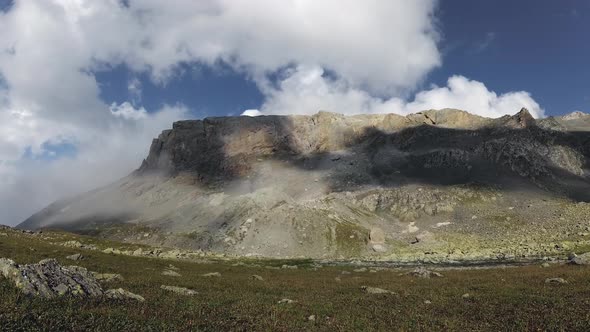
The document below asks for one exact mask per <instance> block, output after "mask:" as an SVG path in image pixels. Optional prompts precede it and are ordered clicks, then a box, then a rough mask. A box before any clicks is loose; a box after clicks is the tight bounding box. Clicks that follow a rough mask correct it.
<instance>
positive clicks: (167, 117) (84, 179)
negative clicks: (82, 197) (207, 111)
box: [0, 106, 187, 224]
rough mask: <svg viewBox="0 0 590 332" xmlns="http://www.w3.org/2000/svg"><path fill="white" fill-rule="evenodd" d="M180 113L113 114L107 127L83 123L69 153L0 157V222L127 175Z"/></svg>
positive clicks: (182, 112) (21, 217)
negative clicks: (54, 156) (51, 157)
mask: <svg viewBox="0 0 590 332" xmlns="http://www.w3.org/2000/svg"><path fill="white" fill-rule="evenodd" d="M107 112H108V111H107ZM186 113H187V110H186V109H185V108H183V107H181V106H165V107H163V108H162V109H161V110H159V111H158V112H155V113H151V114H145V115H144V116H142V117H141V118H127V119H125V118H121V119H117V120H116V121H113V122H112V123H111V124H110V127H109V128H108V129H98V130H97V129H92V128H85V130H86V133H85V134H84V135H81V134H79V135H77V136H76V139H77V140H78V141H77V142H76V151H77V152H76V154H75V155H74V156H69V157H64V158H59V159H56V160H53V161H49V162H48V161H46V160H42V159H36V158H34V157H33V158H32V159H30V160H17V161H11V162H5V163H2V162H0V208H1V209H2V214H1V216H0V223H8V224H10V223H13V224H14V223H18V222H20V221H23V220H24V219H25V218H26V217H28V216H30V215H31V214H33V213H35V212H37V211H38V210H39V209H40V208H42V207H44V206H45V205H47V204H49V203H51V202H53V201H55V200H56V199H58V198H61V197H66V196H70V195H74V194H77V193H80V192H84V191H88V190H91V189H94V188H96V187H99V186H102V185H105V184H107V183H110V182H113V181H115V180H117V179H119V178H121V177H123V176H125V175H127V174H129V172H130V171H131V170H133V169H136V168H137V167H138V166H139V162H140V161H141V160H142V158H145V156H146V155H147V153H148V150H149V143H150V142H151V140H152V138H153V137H156V136H157V135H158V134H159V133H160V132H161V131H162V130H163V129H166V128H169V127H170V125H171V123H172V122H173V121H175V120H177V119H179V118H183V117H186V116H187V115H186Z"/></svg>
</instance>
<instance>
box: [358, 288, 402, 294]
mask: <svg viewBox="0 0 590 332" xmlns="http://www.w3.org/2000/svg"><path fill="white" fill-rule="evenodd" d="M361 290H362V291H363V292H365V293H367V294H392V295H395V293H394V292H392V291H389V290H387V289H383V288H377V287H370V286H361Z"/></svg>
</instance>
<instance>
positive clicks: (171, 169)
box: [20, 109, 590, 260]
mask: <svg viewBox="0 0 590 332" xmlns="http://www.w3.org/2000/svg"><path fill="white" fill-rule="evenodd" d="M588 129H590V120H589V119H588V116H587V115H585V114H583V113H582V114H577V113H576V114H570V115H567V116H563V117H551V118H546V119H541V120H535V119H534V118H533V117H532V116H531V115H530V114H529V113H528V111H527V110H526V109H522V110H521V111H520V112H518V113H517V114H515V115H513V116H504V117H501V118H497V119H489V118H483V117H479V116H475V115H472V114H470V113H467V112H464V111H459V110H453V109H444V110H429V111H424V112H420V113H416V114H410V115H408V116H400V115H395V114H382V115H357V116H343V115H341V114H337V113H329V112H319V113H317V114H315V115H313V116H260V117H217V118H206V119H204V120H191V121H180V122H176V123H174V124H173V127H172V129H171V130H165V131H164V132H162V134H160V136H159V137H158V138H156V139H154V140H153V142H152V144H151V147H150V151H149V155H148V156H147V158H146V159H145V160H144V161H143V163H142V165H141V167H140V168H139V169H138V170H136V171H135V172H133V173H132V174H131V175H129V176H128V177H126V178H124V179H121V180H120V181H118V182H116V183H114V184H111V185H109V186H106V187H104V188H100V189H97V190H94V191H92V192H89V193H86V194H82V195H79V196H77V197H73V198H70V199H65V200H62V201H59V202H56V203H54V204H52V205H50V206H49V207H47V208H46V209H44V210H42V211H40V212H39V213H37V214H35V215H33V216H32V217H31V218H29V219H27V220H26V221H24V222H23V223H22V224H21V225H20V227H22V228H43V227H61V228H68V229H72V230H76V231H80V232H86V233H91V234H95V235H98V236H104V237H109V238H115V239H118V240H124V241H129V242H137V243H146V244H152V245H160V246H171V247H179V248H185V249H190V250H205V251H213V252H218V253H226V254H231V255H243V256H265V257H301V256H303V257H313V258H371V259H397V260H400V259H401V260H404V259H407V260H425V259H450V260H453V259H469V258H474V259H475V258H481V259H488V258H505V257H519V256H523V255H524V256H526V255H543V253H547V254H548V253H551V252H553V251H555V250H564V248H565V247H567V246H576V245H582V244H584V243H585V242H584V241H585V240H584V239H583V236H584V235H583V233H584V227H586V225H585V223H587V220H586V219H587V217H588V216H590V213H589V211H590V208H589V207H588V206H587V205H586V204H584V203H583V202H585V201H588V200H590V178H589V174H590V173H589V172H588V160H589V159H588V157H589V156H590V133H589V132H588ZM587 226H590V225H587ZM556 243H557V244H556Z"/></svg>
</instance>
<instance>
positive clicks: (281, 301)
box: [279, 299, 297, 304]
mask: <svg viewBox="0 0 590 332" xmlns="http://www.w3.org/2000/svg"><path fill="white" fill-rule="evenodd" d="M295 302H297V301H295V300H291V299H282V300H280V301H279V304H291V303H295Z"/></svg>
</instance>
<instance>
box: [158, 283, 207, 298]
mask: <svg viewBox="0 0 590 332" xmlns="http://www.w3.org/2000/svg"><path fill="white" fill-rule="evenodd" d="M160 288H161V289H163V290H166V291H169V292H172V293H176V294H180V295H186V296H193V295H197V294H198V293H197V292H196V291H194V290H192V289H188V288H184V287H177V286H166V285H162V286H161V287H160Z"/></svg>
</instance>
